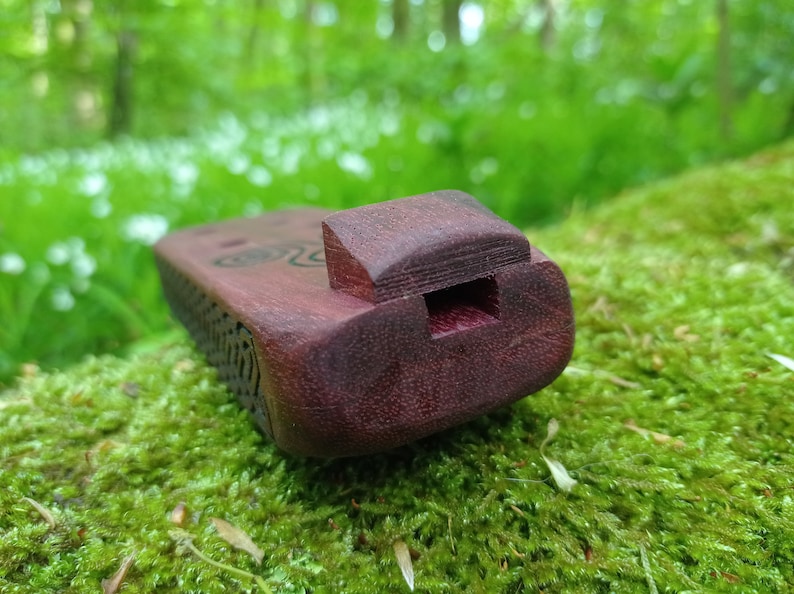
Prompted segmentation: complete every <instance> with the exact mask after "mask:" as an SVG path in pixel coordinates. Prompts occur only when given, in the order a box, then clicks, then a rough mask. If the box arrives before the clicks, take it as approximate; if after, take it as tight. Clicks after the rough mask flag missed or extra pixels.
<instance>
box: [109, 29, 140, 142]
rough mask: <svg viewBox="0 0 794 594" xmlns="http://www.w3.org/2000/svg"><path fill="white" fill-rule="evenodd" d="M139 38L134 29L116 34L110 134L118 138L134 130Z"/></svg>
mask: <svg viewBox="0 0 794 594" xmlns="http://www.w3.org/2000/svg"><path fill="white" fill-rule="evenodd" d="M137 43H138V39H137V36H136V35H135V33H133V32H132V31H129V30H126V29H122V30H121V31H119V32H118V33H117V34H116V71H115V73H114V76H113V102H112V105H111V112H110V121H109V123H108V136H110V137H111V138H116V137H118V136H121V135H124V134H129V133H130V132H131V131H132V115H133V74H134V60H135V50H136V48H137Z"/></svg>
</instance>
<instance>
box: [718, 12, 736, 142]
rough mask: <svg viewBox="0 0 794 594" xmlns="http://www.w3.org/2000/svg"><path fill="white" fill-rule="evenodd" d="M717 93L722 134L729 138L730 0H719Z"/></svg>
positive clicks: (731, 133) (730, 90) (731, 112)
mask: <svg viewBox="0 0 794 594" xmlns="http://www.w3.org/2000/svg"><path fill="white" fill-rule="evenodd" d="M717 24H718V25H719V33H718V36H717V95H718V100H719V110H720V134H721V135H722V138H723V139H725V140H728V139H730V138H731V136H732V135H733V81H732V78H731V30H730V22H729V17H728V0H717Z"/></svg>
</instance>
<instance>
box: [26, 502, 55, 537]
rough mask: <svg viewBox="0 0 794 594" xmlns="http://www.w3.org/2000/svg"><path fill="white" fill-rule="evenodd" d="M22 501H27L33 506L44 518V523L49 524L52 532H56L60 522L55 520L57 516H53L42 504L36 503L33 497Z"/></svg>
mask: <svg viewBox="0 0 794 594" xmlns="http://www.w3.org/2000/svg"><path fill="white" fill-rule="evenodd" d="M22 501H27V502H28V503H29V504H30V505H32V506H33V509H35V510H36V511H37V512H39V515H40V516H41V517H42V518H44V521H45V522H47V525H48V526H49V527H50V530H54V529H55V527H56V526H57V525H58V522H57V521H56V520H55V516H54V515H52V512H51V511H50V510H48V509H47V508H46V507H44V506H43V505H42V504H41V503H39V502H38V501H36V500H35V499H33V498H31V497H23V498H22Z"/></svg>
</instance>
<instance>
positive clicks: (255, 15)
mask: <svg viewBox="0 0 794 594" xmlns="http://www.w3.org/2000/svg"><path fill="white" fill-rule="evenodd" d="M264 6H265V0H254V5H253V10H252V11H251V12H252V14H251V25H250V28H249V29H248V39H246V42H245V57H246V61H247V62H248V65H249V67H252V66H255V65H256V62H257V57H256V55H257V50H258V49H259V48H258V46H259V33H260V31H261V27H260V26H259V18H260V15H261V14H262V9H263V8H264Z"/></svg>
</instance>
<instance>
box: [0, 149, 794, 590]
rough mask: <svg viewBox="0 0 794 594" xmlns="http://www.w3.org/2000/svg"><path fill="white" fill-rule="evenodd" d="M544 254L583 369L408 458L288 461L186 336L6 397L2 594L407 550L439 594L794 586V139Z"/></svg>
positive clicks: (177, 579)
mask: <svg viewBox="0 0 794 594" xmlns="http://www.w3.org/2000/svg"><path fill="white" fill-rule="evenodd" d="M530 239H531V240H532V241H533V242H536V243H537V244H538V245H539V246H541V247H542V248H543V249H544V251H546V252H547V253H549V254H550V255H551V256H552V257H554V258H555V259H556V260H557V261H558V263H559V264H560V265H561V266H562V268H563V270H565V271H566V273H567V275H568V277H569V280H570V283H571V287H572V292H573V297H574V302H575V307H576V311H577V318H578V334H577V347H576V353H575V355H574V359H573V361H572V362H571V367H570V368H569V369H568V370H567V371H566V373H565V374H564V375H563V376H562V377H561V378H560V379H559V380H558V381H557V382H555V383H554V384H553V385H552V386H551V387H549V388H547V389H546V390H543V391H542V392H540V393H538V394H536V395H533V396H531V397H529V398H527V399H525V400H524V401H522V402H520V403H519V404H517V405H515V406H513V407H512V408H511V409H509V410H502V411H499V412H497V413H495V414H493V415H490V416H488V417H485V418H482V419H479V420H477V421H475V422H473V423H470V424H468V425H467V426H464V427H461V428H459V429H456V430H452V431H449V432H446V433H444V434H441V435H438V436H434V437H431V438H429V439H426V440H424V441H422V442H420V443H416V444H413V445H411V446H408V447H405V448H403V449H401V450H399V451H395V452H392V453H389V454H384V455H379V456H374V457H369V458H361V459H346V460H337V461H317V460H305V459H297V458H293V457H289V456H286V455H284V454H282V453H280V452H279V451H277V450H276V449H275V448H274V447H273V446H272V445H271V444H269V443H267V442H266V441H265V440H264V439H263V438H261V437H260V436H259V435H258V434H257V433H255V432H254V431H253V429H252V427H251V424H250V423H249V421H248V419H247V418H246V415H245V414H244V413H243V412H242V411H241V410H240V409H239V408H238V406H237V404H236V402H235V401H234V400H233V398H232V397H231V396H230V395H229V394H228V393H227V391H226V390H225V389H224V387H223V386H222V385H219V383H218V382H217V381H216V378H215V373H214V371H213V370H212V369H211V368H208V367H207V366H206V365H205V364H204V363H203V361H202V359H201V358H200V357H199V356H198V355H197V354H196V353H195V351H194V350H193V349H192V347H191V346H190V343H189V342H188V341H187V339H186V338H182V339H180V340H179V341H177V342H176V344H172V345H170V346H168V347H166V348H161V349H159V350H157V351H156V352H148V353H143V354H139V355H136V356H132V357H130V358H129V359H126V360H125V359H118V358H112V357H100V358H91V359H89V360H87V361H86V362H84V363H83V364H81V365H79V366H76V367H74V368H72V369H69V370H66V371H64V372H58V373H44V372H40V371H35V370H29V371H30V373H29V374H28V376H27V377H24V378H21V379H20V380H19V382H18V385H17V386H16V387H14V388H13V389H12V390H9V391H7V392H6V393H4V394H3V395H2V396H0V419H1V420H2V422H0V456H1V461H0V486H2V490H0V590H1V591H3V592H8V593H9V594H10V593H16V592H20V593H21V592H50V591H52V592H97V591H100V583H101V581H102V580H103V579H107V578H110V577H111V576H112V575H113V574H114V573H115V572H116V571H117V569H119V567H120V566H121V564H122V561H123V559H124V558H125V557H126V556H127V555H130V554H131V553H134V554H135V558H134V562H133V563H132V565H131V567H130V569H129V571H128V572H127V574H126V576H125V578H124V580H123V585H122V587H121V592H125V593H126V592H153V591H180V592H206V593H213V592H228V591H239V590H240V589H251V590H255V589H262V585H263V584H267V587H269V588H270V589H272V591H274V592H296V591H304V590H305V591H311V592H350V593H356V592H400V591H407V588H408V586H407V585H406V583H405V582H404V581H403V578H402V576H401V573H400V568H399V567H398V564H397V561H396V558H395V553H394V548H393V544H394V543H395V542H396V541H398V540H402V541H404V542H405V543H406V544H407V545H408V547H409V549H411V550H412V551H413V552H414V555H413V557H414V560H413V569H414V572H415V580H416V588H417V590H418V591H426V592H460V591H464V590H465V591H470V592H489V593H492V592H510V593H513V592H538V591H543V592H613V591H620V592H633V591H637V592H648V591H651V592H655V591H660V592H665V591H667V592H683V591H698V592H702V591H730V592H751V591H756V592H784V591H789V589H790V588H792V587H794V453H792V450H793V449H794V448H793V447H792V436H793V435H794V371H792V370H790V369H787V368H786V367H785V366H784V365H782V364H780V363H779V362H778V361H776V360H774V359H772V358H770V357H769V356H768V354H769V353H778V354H782V355H788V356H790V357H794V144H788V145H785V146H781V147H778V148H776V149H773V150H769V151H767V152H764V153H762V154H759V155H758V156H756V157H754V158H752V159H750V160H748V161H744V162H741V163H734V164H728V165H725V166H721V167H717V168H712V169H708V170H701V171H698V172H694V173H691V174H689V175H686V176H684V177H680V178H676V179H673V180H670V181H667V182H664V183H661V184H657V185H654V186H652V187H648V188H644V189H640V190H637V191H632V192H628V193H627V194H626V195H624V196H621V197H618V198H617V199H615V200H614V201H613V202H612V203H610V204H608V205H606V206H604V207H602V208H600V209H598V210H596V211H593V212H583V213H573V214H572V215H571V216H570V218H569V219H568V220H567V221H566V222H565V223H564V224H562V225H561V226H559V227H556V228H549V229H543V230H538V231H532V232H531V233H530ZM552 418H556V419H557V420H558V421H559V424H560V432H559V434H558V436H557V439H556V440H555V441H554V442H553V443H551V444H548V445H547V446H546V449H545V450H544V453H545V454H546V455H547V456H548V457H553V458H555V459H557V460H559V461H560V462H561V463H562V464H563V465H564V466H565V467H566V468H567V469H568V471H569V473H570V475H571V476H573V477H574V478H575V479H577V481H578V483H577V484H576V485H575V486H574V487H573V489H572V490H571V491H570V492H566V491H564V490H561V489H560V488H558V487H557V486H556V485H555V484H554V482H553V481H552V480H551V479H550V471H549V468H548V466H547V465H546V464H545V463H544V461H543V458H542V457H541V455H540V452H539V445H540V444H541V442H542V441H543V439H544V437H545V435H546V426H547V423H548V421H549V420H550V419H552ZM180 502H184V504H185V509H186V512H187V513H186V514H185V518H184V520H183V521H182V525H181V528H182V529H183V530H185V531H187V532H188V533H190V534H191V535H193V537H192V546H193V547H194V548H195V549H196V550H199V551H201V554H202V555H203V556H204V557H206V558H209V559H211V560H214V561H216V562H217V563H220V564H225V565H227V566H229V567H232V568H235V569H238V570H243V571H244V572H248V573H251V574H254V575H256V576H260V577H261V578H262V579H260V581H259V583H258V584H257V582H255V581H253V580H252V579H249V578H246V577H244V576H242V575H241V574H239V573H234V572H232V571H230V570H229V569H227V568H224V567H222V566H218V565H212V564H209V563H208V562H206V560H205V559H202V558H200V557H199V556H198V555H197V554H196V552H195V550H191V549H190V548H189V545H188V544H187V542H186V541H187V540H188V539H187V537H186V536H185V535H184V533H182V534H181V535H178V534H175V533H174V529H175V528H176V525H175V524H174V523H173V521H172V517H171V513H172V510H174V508H175V507H177V505H178V504H179V503H180ZM37 506H40V507H37ZM177 515H178V514H177ZM213 517H215V518H222V519H224V520H227V521H228V522H230V523H231V524H233V525H234V526H236V527H238V528H240V529H241V530H243V531H245V532H246V533H247V534H248V535H249V536H250V537H251V538H252V539H253V541H254V542H256V543H257V544H258V545H259V547H261V548H262V549H263V550H264V552H265V558H264V562H263V563H262V565H261V566H260V565H257V564H256V561H255V560H254V559H253V558H252V557H251V556H250V555H249V554H248V553H246V552H245V551H243V550H239V549H236V548H233V547H232V546H231V545H229V544H228V543H227V542H226V541H225V540H223V539H222V538H221V536H220V535H219V534H218V532H217V530H216V528H215V527H214V525H213V523H212V522H211V520H210V519H211V518H213ZM262 580H264V581H262ZM109 588H110V586H109Z"/></svg>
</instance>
